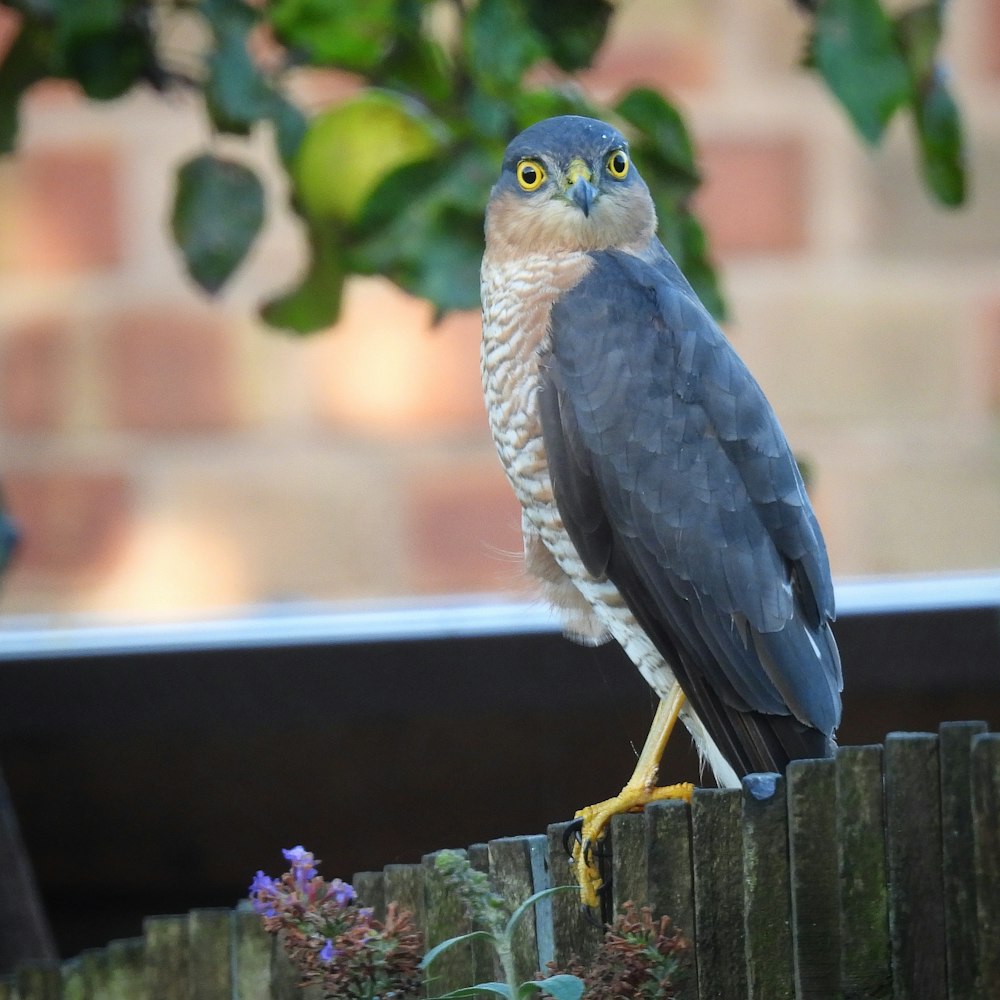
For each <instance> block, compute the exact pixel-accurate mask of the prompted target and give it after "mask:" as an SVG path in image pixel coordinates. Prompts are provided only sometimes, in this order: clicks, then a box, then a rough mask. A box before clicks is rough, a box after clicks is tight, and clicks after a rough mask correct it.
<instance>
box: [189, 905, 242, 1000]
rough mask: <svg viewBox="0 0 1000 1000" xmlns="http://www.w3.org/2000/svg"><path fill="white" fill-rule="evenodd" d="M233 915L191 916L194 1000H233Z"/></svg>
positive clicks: (226, 912) (203, 913)
mask: <svg viewBox="0 0 1000 1000" xmlns="http://www.w3.org/2000/svg"><path fill="white" fill-rule="evenodd" d="M232 921H233V911H232V910H222V909H198V910H192V911H191V912H190V913H189V914H188V948H189V962H190V970H191V971H190V975H191V1000H232V996H233V977H232V962H231V961H230V957H229V956H230V948H231V946H232Z"/></svg>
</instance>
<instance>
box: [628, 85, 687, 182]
mask: <svg viewBox="0 0 1000 1000" xmlns="http://www.w3.org/2000/svg"><path fill="white" fill-rule="evenodd" d="M615 111H616V112H617V113H618V114H619V115H621V117H622V118H624V119H625V121H627V122H628V123H629V124H630V125H633V126H634V127H635V128H637V129H639V130H640V132H641V133H642V137H643V139H644V144H645V145H646V147H647V148H648V149H649V150H650V151H651V152H654V153H655V154H656V156H657V157H658V158H659V159H660V161H661V162H662V163H663V164H664V165H665V166H669V167H671V168H673V169H674V170H675V171H677V172H678V173H679V174H682V175H686V176H688V177H690V178H691V179H692V180H693V181H694V183H697V182H698V171H697V170H696V168H695V165H694V146H693V145H692V143H691V137H690V135H689V134H688V130H687V127H686V126H685V124H684V119H683V118H681V115H680V112H679V111H678V110H677V109H676V108H675V107H674V106H673V105H671V104H668V103H667V102H666V101H665V100H664V99H663V97H662V96H661V95H660V94H658V93H657V92H656V91H655V90H649V89H647V88H643V87H640V88H638V89H636V90H632V91H629V93H627V94H626V95H625V97H623V98H622V100H621V101H619V102H618V104H617V106H616V107H615Z"/></svg>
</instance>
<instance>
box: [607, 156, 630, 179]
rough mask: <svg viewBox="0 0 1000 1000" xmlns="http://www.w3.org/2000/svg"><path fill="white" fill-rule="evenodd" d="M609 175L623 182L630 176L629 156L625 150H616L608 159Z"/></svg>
mask: <svg viewBox="0 0 1000 1000" xmlns="http://www.w3.org/2000/svg"><path fill="white" fill-rule="evenodd" d="M608 173H609V174H611V176H612V177H614V179H615V180H616V181H623V180H625V178H626V177H627V176H628V154H627V153H626V152H625V150H624V149H616V150H615V151H614V152H613V153H612V154H611V155H610V156H609V157H608Z"/></svg>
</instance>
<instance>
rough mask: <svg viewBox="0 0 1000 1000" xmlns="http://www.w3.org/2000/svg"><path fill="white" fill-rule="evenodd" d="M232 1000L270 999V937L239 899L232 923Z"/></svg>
mask: <svg viewBox="0 0 1000 1000" xmlns="http://www.w3.org/2000/svg"><path fill="white" fill-rule="evenodd" d="M231 947H232V958H233V1000H270V996H271V994H270V991H269V981H270V971H271V948H272V941H271V936H270V935H269V934H268V933H267V931H265V930H264V924H263V923H262V922H261V919H260V917H259V916H258V915H257V914H256V913H255V912H254V910H253V907H252V906H251V905H250V901H249V900H243V901H242V902H241V903H240V904H239V905H238V906H237V907H236V910H235V911H234V913H233V923H232V945H231Z"/></svg>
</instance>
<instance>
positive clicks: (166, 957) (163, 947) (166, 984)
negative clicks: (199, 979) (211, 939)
mask: <svg viewBox="0 0 1000 1000" xmlns="http://www.w3.org/2000/svg"><path fill="white" fill-rule="evenodd" d="M142 929H143V936H144V937H145V939H146V947H145V959H146V992H147V994H148V995H149V996H150V997H156V998H157V1000H194V997H193V996H192V993H191V955H190V947H189V943H188V925H187V917H147V918H146V919H145V920H144V921H143V925H142Z"/></svg>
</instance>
